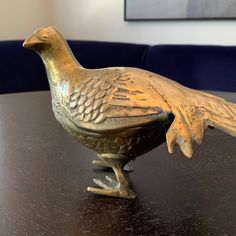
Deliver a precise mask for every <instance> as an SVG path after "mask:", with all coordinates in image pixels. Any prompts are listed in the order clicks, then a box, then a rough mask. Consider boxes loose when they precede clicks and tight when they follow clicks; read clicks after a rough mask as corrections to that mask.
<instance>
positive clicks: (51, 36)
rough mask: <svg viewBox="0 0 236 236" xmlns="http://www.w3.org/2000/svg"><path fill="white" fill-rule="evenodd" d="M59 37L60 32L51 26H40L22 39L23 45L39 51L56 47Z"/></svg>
mask: <svg viewBox="0 0 236 236" xmlns="http://www.w3.org/2000/svg"><path fill="white" fill-rule="evenodd" d="M61 38H62V36H61V34H60V33H59V32H58V31H57V29H56V28H55V27H53V26H49V27H45V28H40V29H38V30H36V31H34V32H33V34H32V35H31V36H30V37H28V38H27V39H26V40H25V41H24V43H23V47H25V48H30V49H32V50H34V51H36V52H38V53H40V52H42V51H43V50H47V49H49V48H57V47H58V46H59V44H60V41H61Z"/></svg>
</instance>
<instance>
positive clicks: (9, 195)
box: [0, 92, 236, 236]
mask: <svg viewBox="0 0 236 236" xmlns="http://www.w3.org/2000/svg"><path fill="white" fill-rule="evenodd" d="M223 95H224V96H226V97H228V98H233V100H234V101H236V95H235V98H234V95H233V94H223ZM235 151H236V139H235V138H233V137H231V136H229V135H227V134H224V133H223V132H221V131H218V130H216V129H213V130H208V131H207V133H206V136H205V139H204V142H203V144H202V145H201V146H198V145H196V146H194V157H193V158H192V159H190V160H189V159H185V158H184V157H183V155H182V154H181V153H180V151H179V150H178V149H176V151H175V154H172V155H169V154H168V153H167V147H166V144H163V145H162V146H160V147H158V148H157V149H155V150H153V151H152V152H150V153H148V154H146V155H144V156H142V157H140V158H138V159H137V160H136V161H135V162H134V163H133V166H134V170H135V171H134V172H131V173H129V177H130V180H131V183H132V186H133V189H134V190H135V191H136V192H137V194H138V198H137V199H136V200H124V199H115V198H109V197H103V196H98V195H93V194H91V193H88V192H87V191H86V188H87V186H93V183H92V179H93V178H94V177H98V178H99V177H101V176H102V175H103V173H104V171H102V170H99V169H94V168H93V167H92V165H91V161H92V160H93V159H96V155H95V153H94V152H93V151H90V150H88V149H86V148H85V147H83V146H82V145H80V144H78V143H77V142H76V141H75V140H74V139H73V138H72V137H70V136H69V135H68V134H67V133H66V132H64V130H63V129H62V128H61V127H60V125H59V124H58V123H57V122H56V120H55V119H54V117H53V114H52V111H51V104H50V95H49V93H48V92H34V93H22V94H8V95H0V154H1V156H0V235H7V236H8V235H10V236H11V235H29V236H32V235H57V236H60V235H114V236H116V235H172V236H174V235H175V236H178V235H188V236H189V235H204V236H205V235H222V236H223V235H224V236H230V235H236V152H235ZM107 174H108V175H112V172H109V171H108V170H107Z"/></svg>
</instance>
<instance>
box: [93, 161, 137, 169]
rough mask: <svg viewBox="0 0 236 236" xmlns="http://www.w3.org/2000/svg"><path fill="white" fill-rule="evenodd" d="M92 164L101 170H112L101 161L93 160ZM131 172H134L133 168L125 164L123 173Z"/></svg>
mask: <svg viewBox="0 0 236 236" xmlns="http://www.w3.org/2000/svg"><path fill="white" fill-rule="evenodd" d="M92 164H93V165H97V166H100V167H103V168H112V166H111V165H110V164H108V163H107V162H105V161H102V160H93V161H92ZM133 170H134V168H133V166H131V165H130V164H126V165H125V166H124V171H126V172H132V171H133Z"/></svg>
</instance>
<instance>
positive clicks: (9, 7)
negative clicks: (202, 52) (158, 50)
mask: <svg viewBox="0 0 236 236" xmlns="http://www.w3.org/2000/svg"><path fill="white" fill-rule="evenodd" d="M0 3H1V5H0V6H1V8H0V39H15V38H25V37H27V36H28V34H29V32H31V31H33V30H34V29H36V28H38V27H40V26H44V25H55V26H57V27H58V28H59V29H60V30H61V31H62V33H63V34H64V35H65V37H66V38H71V39H85V40H101V41H104V40H105V41H120V42H136V43H148V44H219V45H236V21H233V20H231V21H168V22H159V21H155V22H125V21H124V20H123V18H124V17H123V15H124V0H67V1H65V0H0Z"/></svg>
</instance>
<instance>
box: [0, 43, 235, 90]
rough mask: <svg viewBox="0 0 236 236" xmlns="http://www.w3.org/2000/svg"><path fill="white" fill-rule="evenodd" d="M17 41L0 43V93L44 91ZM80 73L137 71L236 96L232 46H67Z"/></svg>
mask: <svg viewBox="0 0 236 236" xmlns="http://www.w3.org/2000/svg"><path fill="white" fill-rule="evenodd" d="M22 43H23V41H21V40H17V41H2V42H0V71H1V74H0V76H1V83H0V93H12V92H25V91H38V90H47V89H49V86H48V81H47V78H46V73H45V69H44V66H43V63H42V61H41V59H40V58H39V56H38V55H37V54H36V53H34V52H32V51H30V50H27V49H24V48H23V47H22ZM68 43H69V45H70V47H71V49H72V51H73V53H74V55H75V57H76V58H77V59H78V60H79V62H80V63H81V64H82V65H83V66H84V67H86V68H103V67H109V66H129V67H138V68H142V69H146V70H150V71H153V72H155V73H158V74H161V75H163V76H166V77H168V78H170V79H173V80H176V81H178V82H180V83H182V84H184V85H186V86H188V87H191V88H195V89H206V90H219V91H236V67H235V65H236V47H233V46H232V47H223V46H194V45H188V46H186V45H154V46H150V45H139V44H131V43H112V42H96V41H79V40H69V41H68Z"/></svg>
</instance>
